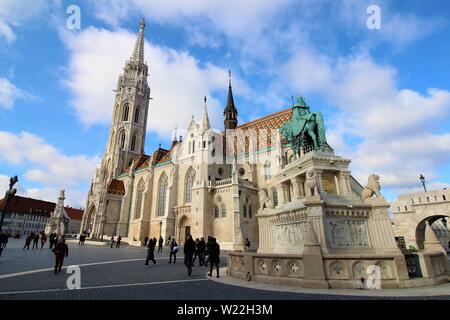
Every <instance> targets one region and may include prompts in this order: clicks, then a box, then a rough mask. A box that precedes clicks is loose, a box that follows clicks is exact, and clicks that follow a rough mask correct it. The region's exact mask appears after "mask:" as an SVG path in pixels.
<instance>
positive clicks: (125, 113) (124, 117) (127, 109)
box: [122, 104, 130, 121]
mask: <svg viewBox="0 0 450 320" xmlns="http://www.w3.org/2000/svg"><path fill="white" fill-rule="evenodd" d="M129 113H130V106H129V105H128V104H126V105H125V108H123V115H122V121H128V114H129Z"/></svg>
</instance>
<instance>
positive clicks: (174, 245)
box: [169, 238, 178, 263]
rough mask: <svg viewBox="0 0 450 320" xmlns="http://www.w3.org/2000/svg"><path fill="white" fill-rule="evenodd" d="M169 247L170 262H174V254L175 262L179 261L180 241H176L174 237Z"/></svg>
mask: <svg viewBox="0 0 450 320" xmlns="http://www.w3.org/2000/svg"><path fill="white" fill-rule="evenodd" d="M169 248H170V256H169V263H172V256H173V263H175V262H176V261H177V253H178V243H177V242H176V241H175V238H174V239H172V242H171V243H170V245H169Z"/></svg>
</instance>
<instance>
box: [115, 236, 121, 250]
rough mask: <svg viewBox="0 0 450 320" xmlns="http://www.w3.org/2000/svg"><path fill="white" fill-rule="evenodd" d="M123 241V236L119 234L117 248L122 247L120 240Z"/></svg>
mask: <svg viewBox="0 0 450 320" xmlns="http://www.w3.org/2000/svg"><path fill="white" fill-rule="evenodd" d="M121 241H122V237H121V236H120V235H119V236H118V237H117V244H116V248H120V242H121Z"/></svg>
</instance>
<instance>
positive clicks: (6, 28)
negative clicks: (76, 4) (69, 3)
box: [0, 0, 61, 43]
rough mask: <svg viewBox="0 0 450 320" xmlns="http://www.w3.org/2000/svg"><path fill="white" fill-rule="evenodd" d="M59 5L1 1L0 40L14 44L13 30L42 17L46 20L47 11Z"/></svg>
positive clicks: (55, 0)
mask: <svg viewBox="0 0 450 320" xmlns="http://www.w3.org/2000/svg"><path fill="white" fill-rule="evenodd" d="M60 3H61V1H60V0H52V1H48V0H33V1H29V0H1V5H0V39H1V38H2V37H3V38H5V39H6V41H7V42H8V43H12V42H14V41H15V39H16V35H15V34H14V31H13V29H16V28H18V27H20V26H23V25H25V24H27V23H33V22H34V21H35V19H41V18H42V17H46V18H47V20H48V16H47V15H48V13H49V10H50V9H51V8H52V7H54V6H55V5H57V6H59V5H60Z"/></svg>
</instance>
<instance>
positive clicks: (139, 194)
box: [134, 178, 145, 219]
mask: <svg viewBox="0 0 450 320" xmlns="http://www.w3.org/2000/svg"><path fill="white" fill-rule="evenodd" d="M144 191H145V181H144V178H141V179H140V180H139V182H138V186H137V189H136V200H135V201H136V202H135V205H134V219H139V218H140V217H141V211H142V203H143V198H144Z"/></svg>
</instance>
